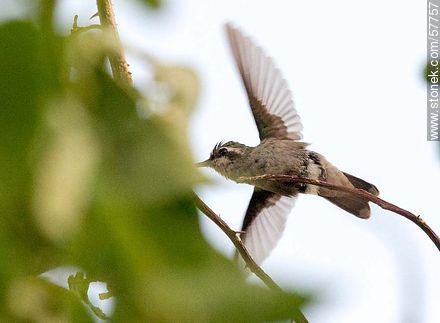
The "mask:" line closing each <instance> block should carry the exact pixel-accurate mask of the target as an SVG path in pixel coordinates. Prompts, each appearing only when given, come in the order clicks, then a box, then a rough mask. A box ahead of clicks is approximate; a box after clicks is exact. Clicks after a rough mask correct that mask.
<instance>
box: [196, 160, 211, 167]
mask: <svg viewBox="0 0 440 323" xmlns="http://www.w3.org/2000/svg"><path fill="white" fill-rule="evenodd" d="M196 166H197V167H210V166H211V161H210V160H209V159H207V160H205V161H202V162H200V163H197V164H196Z"/></svg>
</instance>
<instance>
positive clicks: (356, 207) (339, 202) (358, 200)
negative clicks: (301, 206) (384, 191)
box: [318, 173, 379, 219]
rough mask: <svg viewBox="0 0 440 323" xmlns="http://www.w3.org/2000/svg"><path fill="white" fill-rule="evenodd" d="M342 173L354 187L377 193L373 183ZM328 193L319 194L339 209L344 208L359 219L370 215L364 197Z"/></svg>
mask: <svg viewBox="0 0 440 323" xmlns="http://www.w3.org/2000/svg"><path fill="white" fill-rule="evenodd" d="M343 174H344V175H345V177H346V178H347V179H348V180H349V182H350V183H351V184H352V185H353V186H354V187H355V188H360V189H363V190H365V191H367V192H370V193H371V194H374V195H376V196H377V195H379V191H378V189H377V188H376V186H374V185H373V184H370V183H368V182H366V181H364V180H362V179H360V178H357V177H355V176H353V175H350V174H347V173H343ZM318 194H319V193H318ZM319 195H321V194H319ZM329 195H330V194H322V195H321V196H322V197H324V198H325V199H327V200H328V201H329V202H331V203H333V204H335V205H336V206H339V207H340V208H341V209H344V210H345V211H347V212H349V213H351V214H353V215H355V216H357V217H359V218H361V219H368V218H369V217H370V206H369V205H368V201H367V200H366V199H364V198H362V197H360V196H356V195H353V194H349V193H339V194H337V195H333V194H332V195H333V196H329Z"/></svg>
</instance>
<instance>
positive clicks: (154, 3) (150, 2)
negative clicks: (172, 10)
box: [142, 0, 163, 9]
mask: <svg viewBox="0 0 440 323" xmlns="http://www.w3.org/2000/svg"><path fill="white" fill-rule="evenodd" d="M142 2H143V3H145V4H146V5H147V6H148V7H150V8H152V9H159V8H161V7H162V5H163V0H142Z"/></svg>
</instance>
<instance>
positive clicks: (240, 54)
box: [199, 25, 379, 263]
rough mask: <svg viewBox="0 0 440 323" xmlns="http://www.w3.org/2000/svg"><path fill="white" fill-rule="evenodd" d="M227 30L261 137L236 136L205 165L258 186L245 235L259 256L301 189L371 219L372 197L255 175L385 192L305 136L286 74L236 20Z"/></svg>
mask: <svg viewBox="0 0 440 323" xmlns="http://www.w3.org/2000/svg"><path fill="white" fill-rule="evenodd" d="M226 29H227V33H228V39H229V42H230V45H231V48H232V52H233V54H234V58H235V61H236V63H237V67H238V69H239V71H240V74H241V77H242V80H243V83H244V87H245V90H246V92H247V95H248V98H249V104H250V106H251V110H252V113H253V115H254V118H255V123H256V125H257V128H258V132H259V135H260V139H261V142H260V144H259V145H257V146H255V147H249V146H246V145H244V144H241V143H238V142H234V141H229V142H226V143H219V144H217V145H216V146H215V147H214V149H213V151H212V152H211V155H210V158H209V159H207V160H206V161H204V162H202V163H199V166H203V167H210V168H213V169H214V170H216V171H217V172H218V173H220V174H221V175H223V176H225V177H226V178H228V179H231V180H233V181H235V182H237V183H246V184H249V185H252V186H254V192H253V195H252V197H251V200H250V202H249V206H248V209H247V211H246V214H245V218H244V221H243V226H242V231H243V233H242V234H241V238H242V240H243V242H244V243H245V245H246V247H247V249H248V251H249V252H250V254H251V256H252V257H253V258H254V260H255V261H256V262H257V263H261V262H262V261H263V260H264V259H265V258H266V257H267V256H268V255H269V254H270V252H271V250H272V249H273V248H274V247H275V245H276V244H277V242H278V240H279V238H280V236H281V234H282V232H283V230H284V226H285V222H286V219H287V216H288V214H289V213H290V211H291V210H292V208H293V205H294V203H295V200H296V198H297V196H298V194H299V193H306V194H316V195H318V196H321V197H324V198H325V199H327V200H328V201H330V202H331V203H333V204H335V205H337V206H338V207H340V208H342V209H344V210H346V211H347V212H349V213H351V214H353V215H356V216H357V217H359V218H368V217H369V216H370V207H369V206H368V202H367V201H366V200H364V199H362V198H360V197H358V196H353V195H351V194H348V193H345V192H340V191H336V190H331V189H328V188H323V187H318V186H316V185H308V184H303V183H292V182H286V181H274V180H270V179H261V178H259V179H255V177H258V176H261V175H292V176H298V177H305V178H310V179H316V180H321V181H325V182H328V183H331V184H335V185H339V186H345V187H349V188H361V189H364V190H366V191H369V192H370V193H372V194H375V195H378V194H379V191H378V190H377V188H376V187H375V186H374V185H372V184H370V183H368V182H365V181H364V180H362V179H360V178H357V177H355V176H352V175H350V174H347V173H344V172H342V171H340V170H339V169H338V168H336V167H335V166H333V165H332V164H331V163H330V162H328V161H327V160H326V158H325V157H324V156H322V155H321V154H319V153H316V152H314V151H311V150H308V149H307V144H305V143H303V142H301V141H299V140H300V139H301V138H302V133H301V131H302V124H301V121H300V118H299V115H298V114H297V112H296V109H295V107H294V105H293V101H292V97H291V93H290V91H289V90H288V88H287V84H286V81H285V80H284V79H283V78H282V76H281V73H280V72H279V70H278V69H276V68H275V66H274V64H273V62H272V60H271V59H270V58H269V57H267V56H266V55H265V54H264V52H263V51H262V49H261V48H260V47H257V46H255V45H254V44H253V42H252V41H251V40H250V38H248V37H245V36H243V35H242V34H241V32H240V31H239V30H238V29H236V28H234V27H232V26H230V25H227V26H226Z"/></svg>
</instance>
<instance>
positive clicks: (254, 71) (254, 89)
mask: <svg viewBox="0 0 440 323" xmlns="http://www.w3.org/2000/svg"><path fill="white" fill-rule="evenodd" d="M226 31H227V35H228V39H229V44H230V46H231V49H232V53H233V55H234V58H235V61H236V63H237V67H238V69H239V71H240V74H241V78H242V79H243V83H244V87H245V89H246V92H247V95H248V97H249V103H250V106H251V108H252V113H253V115H254V118H255V123H256V124H257V128H258V132H259V134H260V140H263V139H266V138H280V139H285V138H290V139H293V140H300V139H301V138H302V133H301V132H302V128H303V127H302V124H301V119H300V117H299V115H298V113H297V112H296V110H295V107H294V103H293V100H292V94H291V92H290V90H289V88H288V86H287V82H286V80H285V79H283V77H282V75H281V72H280V71H279V70H278V69H277V68H276V67H275V66H274V64H273V62H272V59H271V58H270V57H268V56H266V55H265V53H264V52H263V50H262V49H261V48H260V47H258V46H256V45H255V44H254V43H253V42H252V40H251V39H250V38H249V37H247V36H244V35H243V34H242V33H241V32H240V30H238V29H237V28H235V27H233V26H231V25H230V24H226Z"/></svg>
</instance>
